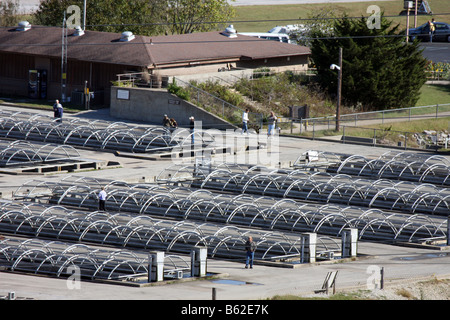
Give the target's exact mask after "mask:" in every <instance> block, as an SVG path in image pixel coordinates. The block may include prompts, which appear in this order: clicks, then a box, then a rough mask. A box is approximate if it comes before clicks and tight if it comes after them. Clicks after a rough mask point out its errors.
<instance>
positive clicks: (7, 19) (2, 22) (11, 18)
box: [0, 0, 19, 27]
mask: <svg viewBox="0 0 450 320" xmlns="http://www.w3.org/2000/svg"><path fill="white" fill-rule="evenodd" d="M18 11H19V2H18V0H6V1H2V2H1V3H0V26H2V27H10V26H13V25H15V24H16V23H17V19H18V18H17V15H18V13H19V12H18Z"/></svg>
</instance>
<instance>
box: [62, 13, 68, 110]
mask: <svg viewBox="0 0 450 320" xmlns="http://www.w3.org/2000/svg"><path fill="white" fill-rule="evenodd" d="M67 41H68V39H67V25H66V12H65V11H64V19H63V24H62V39H61V101H62V102H66V83H67Z"/></svg>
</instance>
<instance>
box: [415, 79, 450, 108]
mask: <svg viewBox="0 0 450 320" xmlns="http://www.w3.org/2000/svg"><path fill="white" fill-rule="evenodd" d="M420 91H421V94H420V98H419V100H418V101H417V103H416V106H429V105H436V104H445V103H450V85H448V84H447V85H438V84H425V85H424V86H423V87H422V89H420Z"/></svg>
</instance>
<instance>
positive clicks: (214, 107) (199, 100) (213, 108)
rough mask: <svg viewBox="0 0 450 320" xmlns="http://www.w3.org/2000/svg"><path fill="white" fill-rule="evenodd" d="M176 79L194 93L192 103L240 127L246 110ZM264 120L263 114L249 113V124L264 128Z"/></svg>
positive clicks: (176, 80) (176, 79)
mask: <svg viewBox="0 0 450 320" xmlns="http://www.w3.org/2000/svg"><path fill="white" fill-rule="evenodd" d="M174 79H175V82H176V83H177V84H180V86H182V87H185V88H188V90H189V91H191V92H193V94H191V98H190V102H192V103H194V104H196V105H197V106H199V107H201V108H203V109H205V110H206V111H208V112H211V113H214V114H216V115H218V116H220V117H222V118H223V119H225V120H227V121H229V122H231V123H233V124H236V125H240V124H241V123H242V113H243V112H244V110H242V109H241V108H239V107H237V106H235V105H233V104H231V103H229V102H227V101H225V100H222V99H220V98H218V97H216V96H214V95H212V94H210V93H209V92H206V91H204V90H202V89H200V88H197V87H196V86H194V85H192V84H190V83H188V82H186V81H183V80H180V79H178V78H175V77H174ZM262 120H263V115H262V114H261V113H256V112H249V123H253V124H258V126H259V128H260V127H261V126H262ZM259 128H258V129H259Z"/></svg>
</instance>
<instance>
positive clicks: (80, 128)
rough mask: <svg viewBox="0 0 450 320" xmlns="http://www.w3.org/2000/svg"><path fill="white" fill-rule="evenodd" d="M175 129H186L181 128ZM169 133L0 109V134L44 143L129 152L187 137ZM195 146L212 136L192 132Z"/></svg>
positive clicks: (159, 148)
mask: <svg viewBox="0 0 450 320" xmlns="http://www.w3.org/2000/svg"><path fill="white" fill-rule="evenodd" d="M177 131H178V132H181V133H183V132H186V134H187V135H188V136H189V134H190V133H189V131H188V130H185V129H180V130H177ZM186 134H173V135H172V132H171V131H170V130H169V129H167V128H164V127H156V128H155V127H150V128H144V127H142V126H136V125H129V124H126V123H124V122H107V121H101V120H95V121H89V120H81V119H64V120H63V121H62V122H58V121H57V120H55V119H54V118H52V117H50V116H44V115H37V114H32V113H26V112H11V113H8V112H5V111H1V112H0V137H3V138H9V139H15V140H30V141H39V142H46V143H58V144H68V145H72V146H75V147H77V146H78V147H89V148H95V149H100V150H114V151H124V152H133V153H147V152H164V151H165V152H167V151H171V150H172V149H173V148H175V147H179V148H182V147H183V145H184V144H186V143H187V142H186V141H188V142H189V143H190V138H189V140H188V138H186V137H184V136H185V135H186ZM195 136H196V141H197V142H196V143H199V145H208V146H213V145H214V137H213V136H212V135H209V134H208V133H207V132H203V131H197V132H196V133H195Z"/></svg>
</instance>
